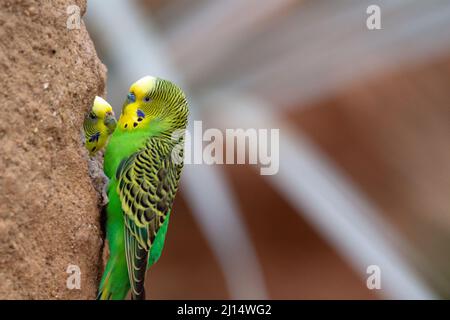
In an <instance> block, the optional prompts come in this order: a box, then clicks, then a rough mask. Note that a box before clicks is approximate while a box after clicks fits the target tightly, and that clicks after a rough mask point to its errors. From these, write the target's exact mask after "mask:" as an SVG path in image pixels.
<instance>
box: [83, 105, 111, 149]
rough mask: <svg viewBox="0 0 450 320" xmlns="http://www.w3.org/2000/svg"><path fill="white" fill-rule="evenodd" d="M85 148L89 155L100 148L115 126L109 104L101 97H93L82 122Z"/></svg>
mask: <svg viewBox="0 0 450 320" xmlns="http://www.w3.org/2000/svg"><path fill="white" fill-rule="evenodd" d="M83 128H84V135H85V139H86V142H85V143H86V148H87V149H88V151H89V153H90V155H94V154H95V153H96V152H97V151H99V150H101V149H102V148H103V147H104V146H105V144H106V143H107V141H108V138H109V136H110V135H111V134H112V133H113V132H114V130H115V128H116V118H115V117H114V111H113V108H112V107H111V105H110V104H109V103H108V102H106V101H105V100H104V99H103V98H101V97H95V100H94V104H93V105H92V109H91V111H90V112H89V113H88V114H87V115H86V117H85V119H84V123H83Z"/></svg>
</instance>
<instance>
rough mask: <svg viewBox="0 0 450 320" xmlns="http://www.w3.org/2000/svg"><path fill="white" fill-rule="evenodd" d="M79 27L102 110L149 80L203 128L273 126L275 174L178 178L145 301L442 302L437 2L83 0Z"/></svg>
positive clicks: (195, 172)
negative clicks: (376, 10)
mask: <svg viewBox="0 0 450 320" xmlns="http://www.w3.org/2000/svg"><path fill="white" fill-rule="evenodd" d="M372 4H376V5H379V7H380V8H381V27H382V28H381V30H368V28H367V27H366V20H367V18H368V17H369V15H368V14H367V13H366V10H367V7H368V6H369V5H372ZM86 22H87V26H88V29H89V32H90V34H91V36H92V38H93V40H94V43H95V45H96V49H97V51H98V54H99V56H100V58H101V60H102V61H103V63H104V64H105V65H106V66H107V68H108V88H107V91H108V96H107V100H108V101H109V102H111V104H112V105H113V106H114V107H115V109H116V112H117V113H120V109H121V106H122V103H123V101H124V98H125V96H126V94H127V90H128V88H129V86H130V84H131V83H133V82H134V81H135V80H137V79H139V78H140V77H142V76H144V75H147V74H150V75H155V76H160V77H163V78H167V79H171V80H173V81H174V82H176V83H178V84H180V86H181V87H182V88H184V89H185V90H186V92H187V94H188V97H189V101H190V105H191V119H190V122H191V124H192V122H193V120H202V121H203V129H204V130H205V129H207V128H220V129H225V128H267V129H271V128H278V129H280V143H279V147H280V170H279V172H278V174H276V175H272V176H262V175H260V171H259V167H258V166H255V165H214V166H208V165H186V167H185V171H184V173H183V177H182V185H181V188H180V193H179V194H178V196H177V199H176V201H175V207H174V212H175V214H174V216H173V218H172V219H171V226H170V228H169V230H170V231H169V233H168V237H167V240H166V248H165V251H164V253H163V255H162V258H161V259H160V261H159V262H158V264H157V265H156V266H155V267H154V268H152V269H151V271H150V272H149V276H148V277H147V281H148V283H147V290H148V297H149V298H151V299H158V298H160V299H178V298H179V299H196V298H203V299H228V298H234V299H238V298H247V299H252V298H256V299H257V298H272V299H314V298H319V299H333V298H334V299H382V298H388V299H392V298H394V299H401V298H406V299H413V298H417V299H429V298H450V250H449V246H450V148H449V144H450V32H449V30H450V2H449V1H447V0H431V1H421V0H389V1H387V0H386V1H376V0H371V1H365V0H339V1H327V0H304V1H295V0H277V1H275V0H246V1H238V0H227V1H225V0H211V1H206V0H166V1H162V0H142V1H125V0H111V1H108V2H107V4H106V2H105V1H102V0H90V1H88V11H87V18H86ZM371 265H376V266H378V267H379V268H380V269H379V270H380V275H381V289H379V290H377V289H374V290H369V289H368V287H367V285H366V281H367V278H368V277H369V276H370V274H368V273H367V268H368V267H369V266H371Z"/></svg>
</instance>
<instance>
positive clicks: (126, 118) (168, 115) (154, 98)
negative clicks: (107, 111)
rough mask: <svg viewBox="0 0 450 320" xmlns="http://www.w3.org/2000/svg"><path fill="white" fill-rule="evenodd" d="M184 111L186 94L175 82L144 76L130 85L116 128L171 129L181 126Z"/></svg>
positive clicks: (185, 110)
mask: <svg viewBox="0 0 450 320" xmlns="http://www.w3.org/2000/svg"><path fill="white" fill-rule="evenodd" d="M187 113H188V110H187V102H186V97H185V95H184V93H183V91H182V90H181V89H180V88H179V87H178V86H176V85H175V84H173V83H172V82H170V81H168V80H164V79H161V78H156V77H152V76H146V77H143V78H141V79H139V80H138V81H136V82H135V83H133V84H132V85H131V87H130V90H129V93H128V95H127V99H126V100H125V103H124V104H123V108H122V114H121V116H120V119H119V123H118V128H119V130H122V131H131V130H135V129H136V130H137V129H143V128H147V129H148V128H150V127H151V128H153V129H154V130H155V131H167V130H174V129H177V128H178V127H182V126H183V122H186V118H187ZM184 126H185V123H184Z"/></svg>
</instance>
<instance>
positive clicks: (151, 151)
mask: <svg viewBox="0 0 450 320" xmlns="http://www.w3.org/2000/svg"><path fill="white" fill-rule="evenodd" d="M133 100H134V101H133ZM187 114H188V109H187V102H186V98H185V96H184V94H183V92H182V91H181V90H180V89H179V88H178V87H177V86H175V85H174V84H172V83H171V82H169V81H166V80H162V79H158V78H151V77H145V78H143V79H141V80H139V81H138V82H136V83H135V84H133V85H132V86H131V88H130V95H129V97H128V99H127V101H125V104H124V107H123V110H122V115H121V117H120V119H119V122H118V126H117V129H116V130H115V132H114V133H113V135H112V137H111V139H110V141H109V144H108V145H107V149H106V152H105V162H104V171H105V174H106V175H107V176H108V178H109V179H110V183H109V185H108V198H109V203H108V206H107V208H106V213H107V222H106V233H107V239H108V242H109V248H110V258H109V260H108V263H107V266H106V268H105V272H104V274H103V277H102V280H101V283H100V289H99V296H98V297H99V298H100V299H124V298H125V297H126V295H127V294H128V291H129V290H130V289H131V294H132V298H133V299H143V298H144V297H145V291H144V278H145V271H146V270H147V269H148V268H149V267H150V266H151V265H152V264H154V263H155V262H156V261H157V260H158V259H159V257H160V255H161V252H162V249H163V246H164V240H165V237H166V233H167V227H168V223H169V216H170V212H171V208H172V203H173V200H174V198H175V194H176V192H177V189H178V182H179V179H180V175H181V170H182V167H183V163H182V161H178V160H179V158H180V157H181V158H182V152H183V141H184V135H183V134H179V132H180V131H178V130H181V132H184V131H183V130H184V129H185V128H186V123H187Z"/></svg>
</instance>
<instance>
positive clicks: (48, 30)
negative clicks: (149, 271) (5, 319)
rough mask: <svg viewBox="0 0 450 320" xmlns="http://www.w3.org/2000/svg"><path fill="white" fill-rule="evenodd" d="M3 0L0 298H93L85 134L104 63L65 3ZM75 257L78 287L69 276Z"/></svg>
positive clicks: (79, 0) (94, 262) (97, 237)
mask: <svg viewBox="0 0 450 320" xmlns="http://www.w3.org/2000/svg"><path fill="white" fill-rule="evenodd" d="M69 5H78V6H79V7H80V9H81V10H80V12H81V14H84V12H85V11H86V1H84V0H70V1H69V0H54V1H49V0H44V1H38V0H35V1H32V0H22V1H21V0H5V1H1V2H0V96H1V107H0V280H1V281H0V298H2V299H91V298H94V297H95V294H96V290H97V285H98V280H99V273H100V268H101V263H102V261H101V257H102V254H101V252H102V232H101V229H100V217H99V210H98V201H99V198H98V194H97V193H96V191H95V189H94V187H93V185H92V182H91V179H90V178H89V175H88V164H87V154H86V152H85V151H84V148H83V147H82V145H81V142H80V128H81V124H82V121H83V116H84V113H85V112H86V111H87V110H88V108H89V106H90V104H91V103H92V101H93V99H94V97H95V95H103V94H104V89H105V88H104V86H105V73H106V70H105V67H104V66H103V65H102V64H101V62H100V61H99V59H98V58H97V55H96V52H95V49H94V46H93V44H92V42H91V40H90V38H89V35H88V33H87V31H86V29H85V27H84V24H83V22H81V28H80V29H72V30H70V29H68V28H67V27H66V22H67V18H68V14H67V7H68V6H69ZM70 264H73V265H77V266H79V268H80V271H81V288H80V290H77V289H73V290H69V289H68V288H67V285H66V281H67V278H68V277H69V274H68V273H66V271H67V268H68V266H69V265H70Z"/></svg>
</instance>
